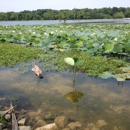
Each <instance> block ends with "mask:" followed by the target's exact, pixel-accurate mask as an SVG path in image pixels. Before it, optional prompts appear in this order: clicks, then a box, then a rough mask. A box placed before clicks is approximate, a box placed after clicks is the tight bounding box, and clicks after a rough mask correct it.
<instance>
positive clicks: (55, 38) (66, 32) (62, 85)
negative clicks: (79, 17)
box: [0, 24, 130, 130]
mask: <svg viewBox="0 0 130 130" xmlns="http://www.w3.org/2000/svg"><path fill="white" fill-rule="evenodd" d="M129 30H130V25H129V24H120V25H51V26H50V25H49V26H48V25H41V26H40V25H35V26H33V25H31V26H25V25H22V26H20V25H16V26H0V42H1V43H0V66H1V69H0V98H1V100H0V102H1V104H2V105H1V108H2V106H3V105H5V106H7V103H8V105H9V103H10V100H11V99H13V100H12V101H13V104H14V105H15V107H16V109H17V110H18V111H21V110H22V109H23V110H27V111H28V112H29V111H37V110H38V109H39V108H40V109H42V111H43V114H41V118H42V119H44V118H45V117H48V118H51V119H52V118H54V117H56V116H58V115H62V114H64V115H67V116H68V118H69V119H70V120H78V121H80V122H81V123H82V124H83V127H85V126H86V125H87V124H88V123H91V122H93V123H95V122H97V120H99V119H102V120H105V122H107V124H108V125H107V127H106V129H111V130H114V128H117V129H119V130H128V129H129V128H130V117H129V115H130V101H129V97H130V80H129V79H130V31H129ZM66 58H69V59H71V60H69V61H67V60H65V59H66ZM72 61H73V64H72ZM34 62H36V63H37V64H38V65H39V66H40V67H41V69H42V71H43V74H44V79H39V78H38V77H37V76H35V75H34V74H33V73H32V72H31V68H32V65H33V63H34ZM65 62H66V63H68V64H66V63H65ZM3 99H5V100H6V103H4V102H3ZM16 100H17V102H15V101H16ZM48 115H49V116H48Z"/></svg>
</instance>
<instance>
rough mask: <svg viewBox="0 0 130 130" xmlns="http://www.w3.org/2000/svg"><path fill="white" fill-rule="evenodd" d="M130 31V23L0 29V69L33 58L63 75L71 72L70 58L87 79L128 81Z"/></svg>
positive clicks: (8, 27) (2, 27)
mask: <svg viewBox="0 0 130 130" xmlns="http://www.w3.org/2000/svg"><path fill="white" fill-rule="evenodd" d="M129 30H130V25H129V24H125V25H122V24H121V25H60V26H59V25H52V26H48V25H40V26H38V25H37V26H25V25H23V26H19V25H17V26H0V42H1V44H0V66H9V67H13V66H14V65H15V64H20V63H23V62H28V61H33V60H34V59H35V61H38V62H39V63H40V65H41V66H44V70H43V71H49V70H55V71H61V72H64V70H68V69H70V70H73V66H67V65H66V64H65V63H64V59H65V58H66V57H71V58H73V59H74V61H75V63H76V64H78V65H77V66H76V71H79V72H84V73H87V74H88V75H89V76H100V77H102V78H109V77H113V78H114V77H116V78H117V77H118V78H117V79H118V80H125V79H129V78H130V73H129V66H130V63H129V62H130V31H129ZM7 43H8V44H7ZM76 59H78V60H76ZM76 64H75V65H76ZM124 67H125V68H124ZM126 67H128V70H127V72H125V71H124V70H125V69H126ZM24 68H25V67H24Z"/></svg>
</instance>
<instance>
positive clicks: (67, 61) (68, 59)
mask: <svg viewBox="0 0 130 130" xmlns="http://www.w3.org/2000/svg"><path fill="white" fill-rule="evenodd" d="M64 61H65V63H67V64H68V65H70V66H74V59H73V58H71V57H67V58H65V59H64Z"/></svg>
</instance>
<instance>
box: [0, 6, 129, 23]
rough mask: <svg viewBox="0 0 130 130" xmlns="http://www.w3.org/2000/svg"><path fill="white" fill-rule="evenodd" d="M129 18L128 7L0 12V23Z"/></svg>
mask: <svg viewBox="0 0 130 130" xmlns="http://www.w3.org/2000/svg"><path fill="white" fill-rule="evenodd" d="M118 18H130V7H128V8H125V7H119V8H117V7H113V8H100V9H96V8H95V9H88V8H84V9H76V8H74V9H72V10H68V9H66V10H53V9H38V10H33V11H29V10H24V11H21V12H13V11H12V12H0V21H15V20H72V19H118Z"/></svg>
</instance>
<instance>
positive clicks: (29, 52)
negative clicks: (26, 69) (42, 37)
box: [0, 43, 42, 67]
mask: <svg viewBox="0 0 130 130" xmlns="http://www.w3.org/2000/svg"><path fill="white" fill-rule="evenodd" d="M39 53H42V51H41V50H39V49H36V48H27V47H26V48H25V47H23V46H19V45H14V44H2V43H1V44H0V66H1V67H2V66H9V67H13V66H14V65H15V64H20V63H22V62H27V61H31V60H33V59H34V58H37V55H38V54H39Z"/></svg>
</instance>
